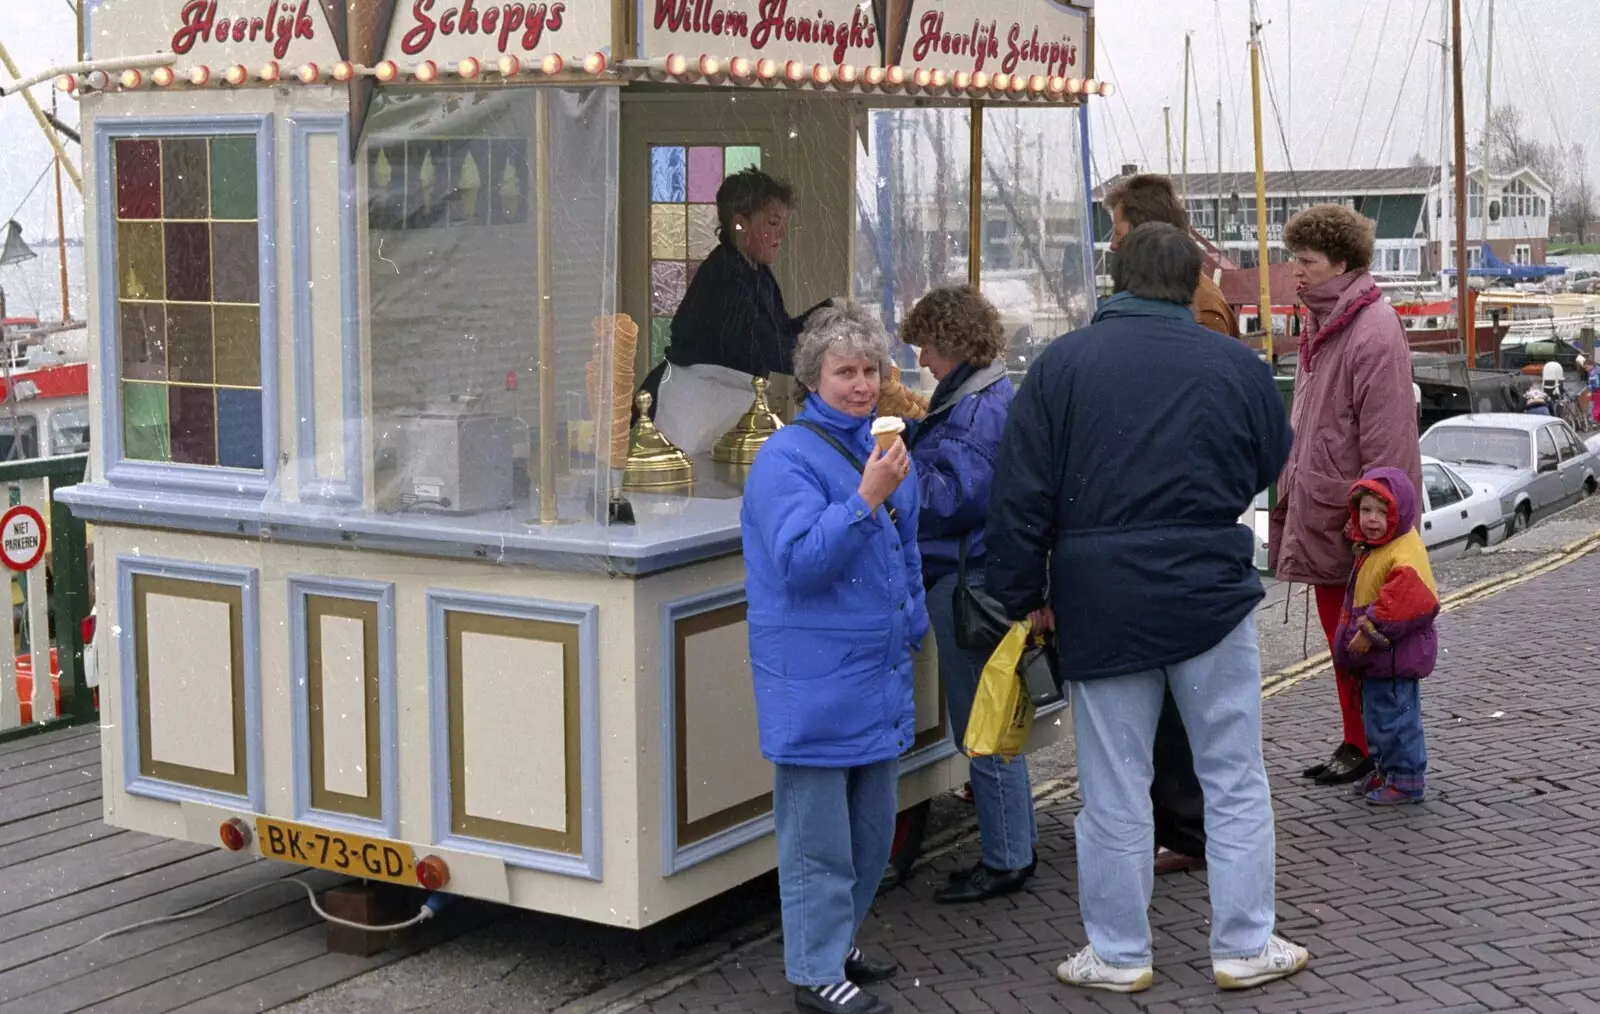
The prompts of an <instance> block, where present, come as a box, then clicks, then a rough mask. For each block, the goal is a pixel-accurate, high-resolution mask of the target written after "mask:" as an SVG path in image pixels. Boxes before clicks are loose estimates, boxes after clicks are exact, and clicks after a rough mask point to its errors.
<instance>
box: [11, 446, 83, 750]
mask: <svg viewBox="0 0 1600 1014" xmlns="http://www.w3.org/2000/svg"><path fill="white" fill-rule="evenodd" d="M87 463H88V457H87V455H82V454H76V455H71V456H66V457H55V458H33V459H30V460H27V461H7V462H0V490H3V492H0V497H3V500H0V502H3V503H4V504H5V505H6V506H7V507H17V506H24V507H31V508H33V509H34V510H36V511H38V512H39V514H40V516H41V517H43V518H45V519H46V524H47V531H48V535H47V537H46V540H45V553H44V556H43V558H42V559H41V560H40V561H39V562H38V563H37V564H36V565H35V566H33V567H32V568H30V569H28V570H25V571H18V572H13V573H11V575H10V576H11V581H10V586H11V598H12V650H11V651H9V652H5V651H0V742H5V741H6V740H11V739H16V738H19V737H22V736H27V735H31V734H33V733H37V732H43V731H45V730H47V729H53V728H58V727H61V726H65V725H76V724H79V723H82V722H88V721H92V720H93V719H94V718H95V717H96V716H97V714H98V710H99V709H98V706H97V704H96V701H95V696H94V691H93V690H92V689H91V688H90V687H89V686H88V684H87V681H86V679H85V673H84V664H83V656H84V644H83V629H82V624H83V621H84V619H85V618H86V617H88V616H89V614H90V610H91V608H92V606H93V603H92V599H91V589H90V573H89V570H90V568H89V546H88V539H87V532H86V530H85V528H84V524H83V522H82V521H80V520H79V519H77V518H75V517H73V516H72V513H71V512H70V511H69V510H67V508H66V505H64V504H60V503H57V502H56V499H55V492H56V491H57V490H59V489H62V488H64V487H67V486H72V485H75V484H77V483H79V482H82V481H83V474H84V468H85V466H86V465H87Z"/></svg>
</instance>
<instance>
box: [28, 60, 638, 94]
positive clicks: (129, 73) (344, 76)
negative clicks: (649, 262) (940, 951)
mask: <svg viewBox="0 0 1600 1014" xmlns="http://www.w3.org/2000/svg"><path fill="white" fill-rule="evenodd" d="M582 66H583V70H584V72H585V73H587V74H590V75H593V76H596V77H598V76H599V75H601V74H604V73H605V72H606V57H605V54H604V53H590V54H589V55H588V56H586V57H584V58H583V65H582ZM452 69H453V70H454V71H455V73H456V76H458V77H460V78H462V79H464V80H472V79H474V78H476V77H478V76H480V75H482V74H484V73H486V71H485V68H484V65H483V62H482V61H481V60H479V59H478V58H477V57H472V56H469V57H467V58H466V59H464V60H462V61H460V62H459V63H457V64H456V65H455V66H454V68H452ZM495 69H496V70H498V71H499V72H500V75H501V76H502V77H508V78H510V77H518V76H520V75H522V74H525V73H540V74H545V75H548V76H553V75H556V74H560V73H561V72H563V71H564V70H566V69H567V62H566V60H565V59H564V58H562V57H561V56H559V55H558V54H555V53H551V54H550V55H549V56H546V57H544V58H543V59H541V60H539V61H538V62H536V63H531V64H529V65H527V66H524V65H523V62H522V61H521V60H520V59H519V58H517V57H515V56H502V57H500V59H499V60H498V61H496V63H495ZM440 73H441V71H440V69H439V65H438V64H436V63H434V62H433V61H432V60H424V61H422V62H421V63H419V64H417V65H416V66H414V67H408V68H405V69H402V68H401V66H400V65H399V64H398V63H396V62H395V61H393V60H384V61H382V62H380V63H378V64H376V65H374V66H371V67H368V66H364V65H362V64H359V63H352V62H351V61H349V60H340V61H339V62H338V63H336V64H334V65H333V66H331V67H328V68H326V69H324V68H322V67H320V66H318V65H317V64H314V63H306V64H301V65H300V67H299V68H298V69H296V70H294V71H293V72H292V73H291V74H289V75H288V76H289V77H292V78H293V79H295V80H298V81H299V82H300V83H301V84H318V83H321V82H329V81H332V82H339V83H343V82H346V81H349V80H351V79H353V78H356V77H373V78H377V79H378V80H379V81H382V82H384V83H386V84H387V83H388V82H391V81H397V80H399V79H400V77H401V76H402V75H405V74H409V75H410V76H411V77H412V78H414V79H416V80H417V81H420V82H422V83H424V84H427V83H429V82H432V81H437V80H438V79H439V76H440ZM181 77H182V80H183V81H185V82H187V83H188V84H191V85H194V86H196V87H200V86H203V85H208V84H210V83H211V82H212V80H213V74H212V69H211V68H210V67H208V66H206V65H204V64H199V65H196V66H194V67H190V68H189V69H188V70H187V71H184V72H183V74H182V75H181ZM284 77H285V71H284V69H283V68H282V67H280V66H279V65H278V63H277V62H276V61H272V62H268V63H266V64H263V65H262V66H261V67H259V68H256V69H255V70H252V69H250V68H249V67H246V66H245V65H244V64H242V63H235V64H231V65H229V66H228V67H226V68H224V69H223V70H222V73H221V76H220V80H222V81H225V82H227V83H228V84H230V85H235V86H237V85H243V84H246V83H248V82H250V81H260V82H262V83H263V84H276V83H278V82H280V81H282V80H284ZM179 78H180V75H179V73H178V71H176V70H174V69H173V68H171V67H157V68H156V69H155V70H153V71H151V72H150V73H149V76H148V77H146V75H145V73H144V72H143V71H141V70H137V69H135V68H132V67H130V68H128V69H127V70H124V71H122V72H121V73H118V74H115V75H112V74H108V73H106V72H105V71H103V70H92V71H90V72H88V73H87V74H63V75H61V76H60V77H58V78H56V88H57V89H59V90H61V91H64V92H75V91H77V90H78V89H79V88H84V89H88V90H91V91H105V90H106V89H108V88H110V87H112V85H113V84H115V85H117V86H120V87H122V88H124V89H127V90H130V91H131V90H133V89H137V88H141V87H143V86H144V85H145V83H146V82H147V81H148V83H150V84H152V85H155V86H156V87H158V88H167V87H170V86H171V85H174V84H176V83H178V81H179Z"/></svg>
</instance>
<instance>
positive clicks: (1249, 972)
mask: <svg viewBox="0 0 1600 1014" xmlns="http://www.w3.org/2000/svg"><path fill="white" fill-rule="evenodd" d="M1310 960H1311V954H1310V952H1308V951H1307V950H1306V949H1305V948H1304V947H1301V946H1300V945H1299V944H1291V943H1290V942H1289V941H1287V940H1285V939H1283V938H1282V937H1280V936H1277V935H1273V936H1270V937H1268V938H1267V946H1266V947H1264V948H1262V950H1261V953H1260V954H1257V955H1256V956H1255V957H1253V958H1228V959H1226V960H1223V961H1213V962H1212V963H1211V974H1212V976H1213V977H1214V978H1215V979H1216V980H1217V988H1218V989H1249V988H1250V987H1252V986H1259V985H1261V984H1263V983H1267V982H1271V981H1273V980H1274V979H1287V978H1288V977H1289V976H1291V975H1293V974H1294V973H1296V972H1298V971H1300V969H1302V968H1304V967H1306V964H1307V963H1308V962H1309V961H1310Z"/></svg>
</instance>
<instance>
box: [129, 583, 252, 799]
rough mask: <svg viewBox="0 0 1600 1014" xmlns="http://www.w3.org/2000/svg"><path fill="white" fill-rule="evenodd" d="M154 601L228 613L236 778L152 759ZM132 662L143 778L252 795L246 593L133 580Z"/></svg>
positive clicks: (205, 585)
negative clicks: (215, 605) (216, 606)
mask: <svg viewBox="0 0 1600 1014" xmlns="http://www.w3.org/2000/svg"><path fill="white" fill-rule="evenodd" d="M151 595H165V596H168V597H169V598H178V599H189V600H191V601H195V602H221V603H223V604H224V605H226V606H227V607H228V647H229V656H230V657H229V663H230V665H231V667H232V672H230V673H229V674H228V675H229V687H230V689H231V690H232V693H233V702H232V703H233V774H231V775H230V774H223V773H222V772H219V771H208V770H206V769H205V768H195V767H190V766H188V765H186V764H174V763H171V762H170V761H158V760H156V759H155V758H154V757H153V756H151V752H152V751H151V744H150V623H149V620H148V612H147V601H148V599H149V597H150V596H151ZM133 659H134V692H135V700H136V701H137V707H138V711H139V713H138V715H137V716H135V717H136V720H137V721H138V723H139V773H140V774H141V775H144V776H145V777H147V778H157V779H160V780H162V781H166V782H176V783H178V784H180V785H192V786H194V787H195V788H199V789H210V790H212V791H214V792H225V793H228V794H230V795H235V796H244V795H248V794H249V770H248V766H247V761H246V758H245V709H244V704H245V701H244V589H243V588H242V587H240V586H239V585H236V584H223V583H220V582H212V581H195V580H192V579H189V578H178V577H161V576H158V575H155V574H134V575H133Z"/></svg>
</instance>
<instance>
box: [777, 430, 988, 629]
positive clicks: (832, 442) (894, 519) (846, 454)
mask: <svg viewBox="0 0 1600 1014" xmlns="http://www.w3.org/2000/svg"><path fill="white" fill-rule="evenodd" d="M789 425H791V426H799V427H800V428H802V429H808V430H810V431H811V432H813V433H815V434H816V435H817V436H819V437H821V438H822V439H823V440H825V441H827V443H828V446H829V447H832V448H833V449H834V450H836V451H838V452H839V456H840V457H842V458H844V460H846V461H848V462H850V464H851V466H852V467H854V468H855V470H856V471H857V472H859V473H861V474H862V475H866V474H867V466H866V465H864V464H862V463H861V459H860V458H858V457H856V456H855V454H854V453H852V452H851V450H850V448H848V447H846V446H845V445H844V444H842V443H840V442H839V438H838V437H835V436H834V435H833V434H832V433H829V432H828V431H827V430H825V429H823V428H822V427H821V426H818V425H817V424H816V423H814V422H812V421H811V420H810V419H796V420H795V421H794V422H792V423H790V424H789ZM883 506H884V508H885V509H886V510H888V512H889V523H890V524H897V523H898V522H899V521H900V514H899V512H897V511H896V510H895V509H894V508H893V507H890V506H889V504H888V503H885V504H884V505H883ZM995 643H996V644H998V643H999V642H998V641H997V642H995Z"/></svg>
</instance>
